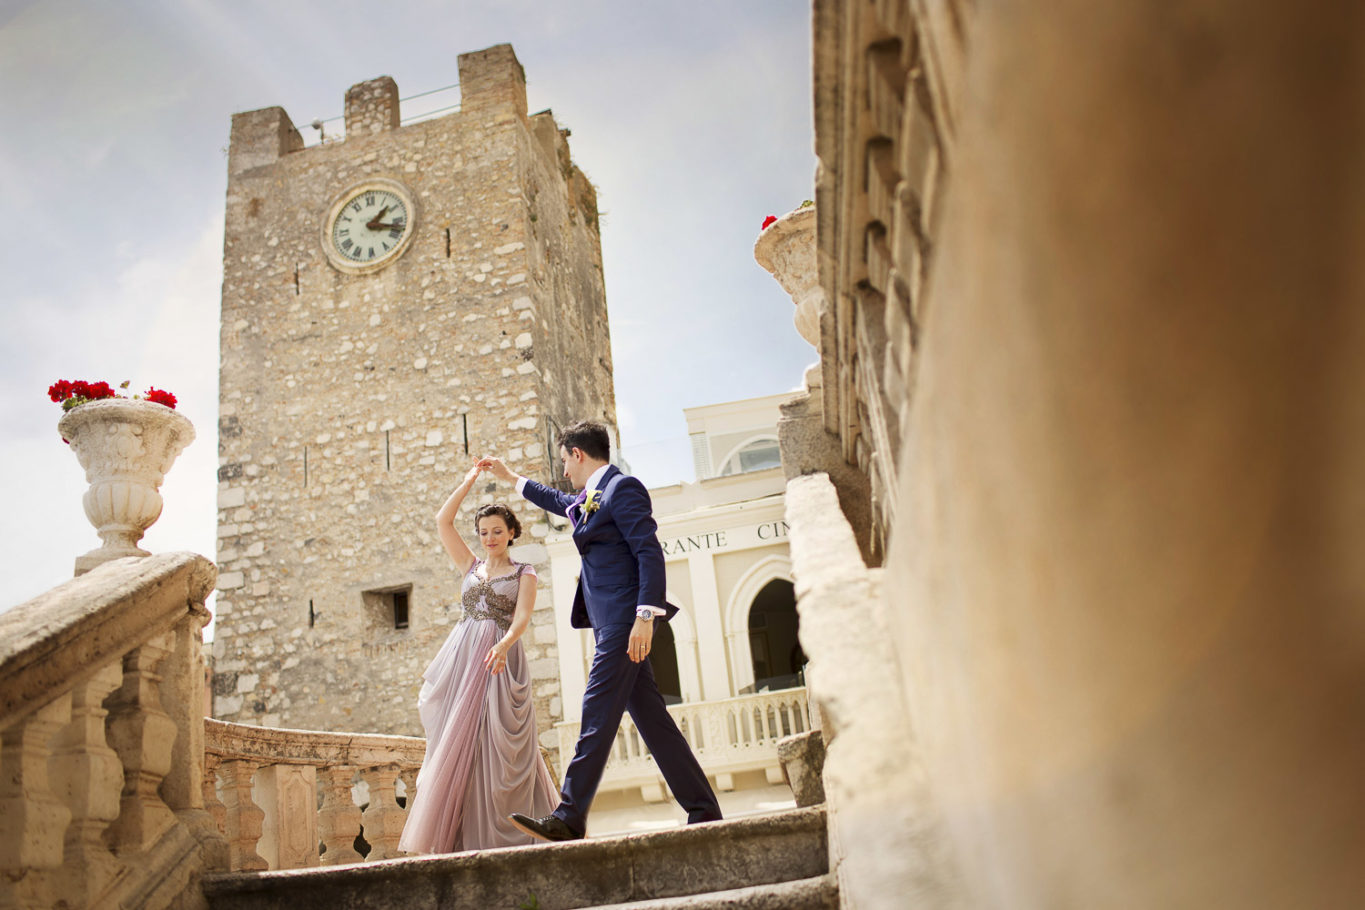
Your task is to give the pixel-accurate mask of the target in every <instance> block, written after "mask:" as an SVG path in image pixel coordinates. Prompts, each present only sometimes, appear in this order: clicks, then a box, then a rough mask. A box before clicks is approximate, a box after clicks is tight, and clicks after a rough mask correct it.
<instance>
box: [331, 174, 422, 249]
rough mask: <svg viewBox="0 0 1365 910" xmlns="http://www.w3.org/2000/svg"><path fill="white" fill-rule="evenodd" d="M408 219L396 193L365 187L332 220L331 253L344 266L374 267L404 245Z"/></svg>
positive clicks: (348, 199)
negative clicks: (338, 258)
mask: <svg viewBox="0 0 1365 910" xmlns="http://www.w3.org/2000/svg"><path fill="white" fill-rule="evenodd" d="M410 215H411V212H410V211H409V205H408V202H407V200H406V199H405V197H404V196H403V195H400V194H399V193H398V192H397V191H395V190H393V189H389V188H386V187H383V186H371V187H365V188H363V189H361V190H359V191H358V192H356V193H354V194H352V195H350V196H348V197H347V198H346V199H345V201H344V202H343V203H342V204H341V207H340V208H339V209H337V211H336V214H335V215H334V216H333V217H332V222H331V231H330V233H331V238H330V239H331V246H332V251H333V252H334V253H335V255H336V256H338V257H340V259H341V260H342V261H343V262H345V263H347V264H353V265H357V266H368V265H372V264H378V263H380V262H381V261H383V260H385V259H388V258H389V257H390V256H395V255H397V254H398V252H399V250H401V249H402V248H403V246H405V245H406V240H407V237H408V231H409V230H410V228H411V223H412V222H411V217H410Z"/></svg>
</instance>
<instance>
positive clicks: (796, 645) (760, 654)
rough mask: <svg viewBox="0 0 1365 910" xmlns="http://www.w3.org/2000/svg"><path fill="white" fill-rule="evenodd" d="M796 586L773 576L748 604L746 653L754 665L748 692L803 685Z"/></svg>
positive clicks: (803, 663) (804, 656)
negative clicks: (752, 677)
mask: <svg viewBox="0 0 1365 910" xmlns="http://www.w3.org/2000/svg"><path fill="white" fill-rule="evenodd" d="M797 626H798V622H797V617H796V589H795V588H794V587H793V586H792V583H791V582H790V581H787V580H786V579H783V578H774V579H773V580H772V581H770V582H768V583H767V584H766V585H764V586H763V589H762V590H761V591H759V592H758V596H757V597H755V598H754V602H753V604H751V605H750V607H749V656H750V658H751V659H752V660H753V665H754V685H753V689H752V690H751V691H754V692H763V691H766V690H771V689H791V688H794V687H796V686H804V685H805V684H806V681H805V673H804V669H805V666H806V655H805V652H804V651H802V650H801V644H800V642H799V641H798V640H797V637H796V630H797Z"/></svg>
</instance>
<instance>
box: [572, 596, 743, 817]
mask: <svg viewBox="0 0 1365 910" xmlns="http://www.w3.org/2000/svg"><path fill="white" fill-rule="evenodd" d="M632 626H633V623H614V624H612V625H608V626H603V627H602V628H600V629H594V630H593V633H594V635H595V636H596V638H597V647H596V650H595V651H594V653H593V659H592V669H590V670H589V671H588V684H587V689H586V691H585V692H584V693H583V721H582V724H581V725H580V732H579V735H578V745H577V747H576V748H575V749H574V757H573V759H572V760H571V761H570V762H569V766H568V768H567V769H566V770H565V771H564V787H563V790H562V791H561V793H560V800H561V802H560V804H559V807H558V808H557V809H555V811H554V814H555V815H557V816H559V818H560V819H561V820H563V822H564V823H565V824H566V825H568V826H569V827H570V828H571V829H573V830H574V831H576V832H578V833H580V834H581V833H582V832H583V831H584V830H586V827H587V817H588V808H589V807H590V806H591V805H592V800H593V797H594V796H595V795H596V794H597V785H598V784H599V783H601V781H602V772H603V770H604V769H605V768H606V766H607V759H608V758H609V757H610V756H611V750H612V747H613V746H614V745H615V743H616V731H617V730H618V729H619V728H620V726H621V714H622V712H624V711H629V712H630V716H631V719H632V720H634V721H635V727H636V729H637V730H639V731H640V738H641V739H643V740H644V742H645V745H646V746H647V747H648V748H649V751H650V753H651V754H652V755H653V756H654V762H655V764H656V765H658V768H659V772H660V773H661V774H663V777H664V781H666V782H667V784H668V789H669V790H671V791H672V792H673V798H674V799H676V800H677V801H678V804H679V805H680V806H682V807H683V808H684V809H686V810H687V821H688V824H693V823H696V822H705V821H715V820H717V819H719V818H720V817H721V814H720V804H719V803H718V802H717V801H716V794H715V792H714V791H712V789H711V785H710V784H709V783H708V782H707V780H706V774H705V773H704V772H703V771H702V769H701V765H700V764H699V763H698V762H697V757H696V756H695V755H693V754H692V747H691V746H689V745H688V743H687V740H686V738H684V737H683V735H682V732H681V731H680V730H679V729H678V725H677V724H676V723H674V722H673V717H672V715H670V714H669V713H668V708H667V707H666V706H665V705H664V698H663V696H662V695H660V694H659V687H658V685H657V684H656V683H655V681H654V670H653V668H652V667H651V666H650V663H649V661H648V660H642V661H640V662H639V663H638V664H637V663H635V662H633V661H632V660H631V659H630V657H629V656H628V655H627V653H626V646H627V644H628V642H629V641H630V630H631V627H632Z"/></svg>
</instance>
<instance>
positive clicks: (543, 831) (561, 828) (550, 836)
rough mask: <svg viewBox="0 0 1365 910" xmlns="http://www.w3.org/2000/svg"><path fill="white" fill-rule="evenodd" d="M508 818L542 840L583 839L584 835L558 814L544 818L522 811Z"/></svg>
mask: <svg viewBox="0 0 1365 910" xmlns="http://www.w3.org/2000/svg"><path fill="white" fill-rule="evenodd" d="M507 820H508V821H510V822H511V823H512V824H514V825H516V826H517V827H518V828H520V829H521V830H523V831H525V832H526V833H527V834H529V835H531V836H532V837H538V838H540V839H541V840H552V841H560V840H582V839H583V835H582V834H579V833H578V832H577V831H575V830H573V829H572V828H570V827H569V826H568V825H567V824H565V823H564V819H562V818H560V817H559V816H558V815H547V816H545V817H544V818H531V816H529V815H522V814H521V813H520V812H513V813H512V814H511V815H509V816H507Z"/></svg>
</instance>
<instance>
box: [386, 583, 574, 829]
mask: <svg viewBox="0 0 1365 910" xmlns="http://www.w3.org/2000/svg"><path fill="white" fill-rule="evenodd" d="M514 565H515V566H516V568H515V571H513V572H511V573H509V574H507V575H502V576H499V577H497V578H493V579H491V580H489V581H484V580H483V579H482V578H481V577H480V576H479V571H480V570H481V568H482V566H483V561H482V560H479V561H476V562H475V563H474V565H473V566H472V567H471V568H470V570H469V571H468V572H466V573H465V576H464V582H463V593H462V596H461V600H462V602H463V605H464V617H463V618H462V619H461V620H460V622H459V624H458V625H456V626H455V628H454V629H453V630H451V633H450V636H449V637H448V638H447V639H446V641H445V644H443V645H442V646H441V650H440V651H438V652H437V653H436V658H435V659H434V660H433V661H432V662H431V666H429V667H427V669H426V672H425V673H423V674H422V680H423V683H422V691H421V694H419V695H418V697H417V711H418V713H419V714H420V715H421V717H422V726H423V727H425V728H426V736H427V751H426V757H425V758H424V759H423V760H422V770H421V771H420V772H418V774H417V794H416V796H415V797H414V798H413V800H412V809H411V811H410V812H409V813H408V821H407V824H406V825H404V827H403V836H402V838H401V839H400V840H399V841H398V849H399V850H402V851H403V852H405V853H451V852H457V851H460V850H478V849H482V848H485V847H507V846H512V845H515V844H529V843H533V842H534V839H533V838H531V837H530V836H528V835H526V834H523V833H522V832H521V831H519V830H517V829H516V828H514V827H513V826H512V824H511V822H509V821H508V820H507V816H508V814H509V813H512V812H521V813H524V814H527V815H531V816H534V817H539V816H542V815H548V814H549V813H550V811H551V810H552V809H553V808H554V807H555V806H556V805H558V802H559V797H558V794H557V793H556V792H555V786H554V780H553V779H552V778H551V777H550V771H549V769H548V768H546V767H545V761H544V759H542V758H541V756H540V743H539V742H538V741H537V737H536V713H535V706H534V704H532V701H531V674H530V670H529V668H528V667H527V664H526V655H525V653H524V652H523V650H522V647H521V642H520V641H518V642H517V643H516V644H514V645H513V646H512V648H511V650H509V651H508V652H507V669H506V670H504V671H503V672H501V673H499V674H497V675H496V676H495V675H493V674H491V673H489V672H488V670H486V669H484V666H483V659H484V655H486V654H487V653H488V649H489V648H491V647H493V645H494V644H495V643H496V642H497V641H498V639H500V638H502V636H503V633H504V632H506V631H507V627H508V626H509V625H510V624H511V622H512V615H513V613H514V612H515V611H516V606H517V592H518V589H519V585H520V582H521V576H522V575H532V576H534V575H535V569H534V568H532V567H531V566H529V565H526V564H525V563H515V564H514Z"/></svg>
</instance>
